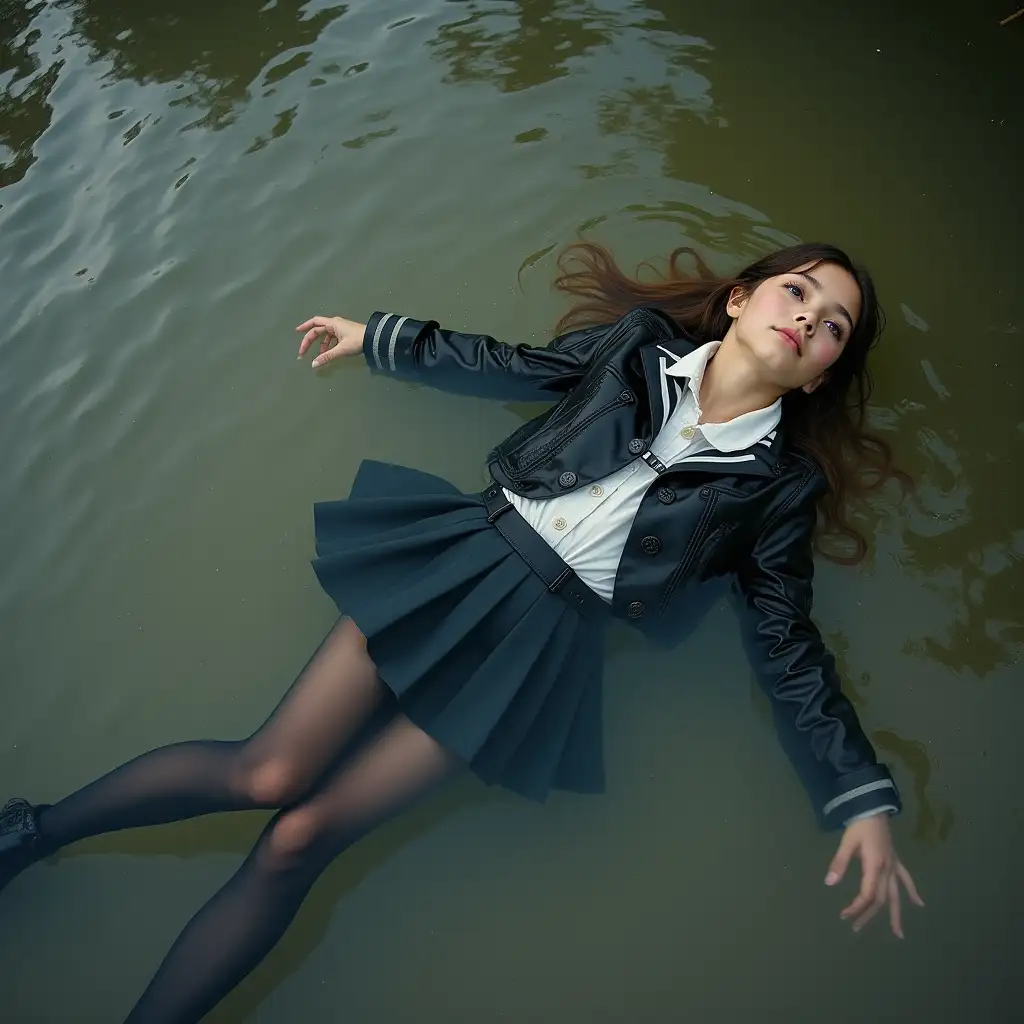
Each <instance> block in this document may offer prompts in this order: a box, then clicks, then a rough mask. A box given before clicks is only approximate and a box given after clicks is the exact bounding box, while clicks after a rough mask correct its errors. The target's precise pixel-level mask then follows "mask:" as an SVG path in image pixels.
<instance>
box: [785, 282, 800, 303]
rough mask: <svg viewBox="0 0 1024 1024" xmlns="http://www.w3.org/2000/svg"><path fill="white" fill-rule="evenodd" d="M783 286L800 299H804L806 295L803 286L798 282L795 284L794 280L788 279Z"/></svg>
mask: <svg viewBox="0 0 1024 1024" xmlns="http://www.w3.org/2000/svg"><path fill="white" fill-rule="evenodd" d="M782 287H783V288H785V289H786V291H788V292H789V294H790V295H795V296H796V297H797V298H798V299H802V298H803V297H804V290H803V288H801V287H800V285H798V284H793V282H792V281H788V282H787V283H786V284H784V285H783V286H782Z"/></svg>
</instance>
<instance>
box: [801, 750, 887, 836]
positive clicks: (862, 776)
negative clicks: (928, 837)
mask: <svg viewBox="0 0 1024 1024" xmlns="http://www.w3.org/2000/svg"><path fill="white" fill-rule="evenodd" d="M901 809H902V803H901V801H900V794H899V790H897V788H896V783H895V782H893V780H892V776H891V775H890V774H889V769H888V768H886V767H885V765H883V764H875V765H871V766H870V767H869V768H863V769H861V770H860V771H857V772H850V773H849V774H848V775H843V776H842V777H841V778H840V779H839V781H838V783H837V786H836V792H835V795H834V796H833V797H832V799H831V800H829V801H828V803H826V804H825V806H824V807H822V809H821V817H822V820H823V822H824V825H825V828H841V827H842V826H844V825H846V824H847V823H848V822H849V821H851V820H853V819H854V818H863V817H867V816H868V815H869V814H877V813H879V812H881V811H889V813H891V814H898V813H899V812H900V810H901Z"/></svg>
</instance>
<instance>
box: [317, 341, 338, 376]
mask: <svg viewBox="0 0 1024 1024" xmlns="http://www.w3.org/2000/svg"><path fill="white" fill-rule="evenodd" d="M340 355H341V349H340V348H339V347H338V346H337V345H335V346H334V348H329V349H328V350H327V351H326V352H321V353H320V355H318V356H317V357H316V359H314V360H313V369H314V370H319V369H320V368H321V367H322V366H326V365H327V364H328V363H330V362H332V361H333V360H335V359H337V358H338V356H340Z"/></svg>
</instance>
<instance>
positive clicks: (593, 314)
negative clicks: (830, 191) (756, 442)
mask: <svg viewBox="0 0 1024 1024" xmlns="http://www.w3.org/2000/svg"><path fill="white" fill-rule="evenodd" d="M684 256H688V257H690V259H691V260H692V261H693V264H694V266H695V268H696V269H695V271H689V270H684V269H683V268H682V267H681V266H680V260H681V259H682V258H683V257H684ZM822 263H834V264H836V265H837V266H840V267H842V268H843V269H844V270H846V271H847V272H848V273H849V274H850V275H851V276H852V277H853V279H854V280H855V281H856V282H857V285H858V287H859V288H860V294H861V300H862V303H861V304H862V309H861V314H860V317H859V319H858V320H857V323H856V325H855V327H854V329H853V332H852V333H851V334H850V336H849V338H848V339H847V341H846V344H845V345H844V346H843V351H842V355H840V356H839V358H838V359H837V360H836V361H835V363H833V364H832V366H831V367H830V368H829V370H828V373H827V375H826V378H825V381H824V383H823V384H822V385H821V386H820V387H818V388H816V389H815V390H814V391H813V392H811V394H807V393H806V392H804V391H802V390H796V391H790V392H789V393H788V394H786V395H784V396H783V399H782V418H783V423H784V424H785V426H786V430H787V433H788V434H789V437H790V438H791V439H792V442H793V444H795V445H796V446H797V447H799V448H800V449H801V450H803V451H804V452H805V453H807V454H808V455H809V456H810V457H811V458H813V459H814V460H815V462H817V464H818V465H819V466H820V467H821V470H822V472H823V473H824V474H825V476H826V478H827V480H828V484H829V489H828V491H827V492H826V494H825V495H824V496H823V497H822V498H821V501H820V502H819V505H818V513H819V515H818V531H817V537H816V541H817V542H818V547H819V549H820V550H821V552H822V554H823V555H825V557H827V558H829V559H831V560H832V561H834V562H840V563H842V564H845V565H854V564H856V563H857V562H860V561H861V560H862V559H863V558H864V556H865V555H866V554H867V550H868V543H867V540H866V539H865V537H864V535H863V534H862V533H861V532H860V531H859V530H858V529H856V527H854V526H853V525H852V524H851V523H850V521H849V519H848V518H847V512H848V506H849V504H850V503H851V502H852V501H854V500H856V499H860V498H863V497H865V496H866V495H867V494H868V493H869V492H871V491H876V490H878V489H879V488H880V487H882V486H883V484H885V482H886V481H887V480H890V479H892V478H896V479H898V480H899V481H900V482H901V483H902V484H904V485H909V484H910V478H909V477H908V476H907V475H906V474H905V473H903V472H902V471H901V470H898V469H896V468H895V467H894V466H893V462H892V452H891V451H890V448H889V446H888V445H887V444H886V443H885V441H883V440H882V439H881V438H879V437H876V436H874V435H873V434H871V433H870V432H869V431H868V429H867V425H866V412H867V403H868V399H869V397H870V395H871V388H872V381H871V372H870V371H869V369H868V365H867V358H868V352H869V351H870V350H871V349H872V348H873V347H874V346H875V344H877V342H878V338H879V335H880V334H881V332H882V328H883V326H884V317H883V314H882V310H881V307H880V306H879V304H878V299H877V297H876V295H875V286H874V284H873V282H872V280H871V277H870V275H869V274H868V272H867V271H866V270H864V269H863V268H862V267H859V266H857V265H856V264H855V263H854V262H853V261H852V260H851V259H850V257H849V256H847V255H846V253H845V252H843V251H842V250H841V249H837V248H836V247H835V246H833V245H825V244H821V243H806V244H802V245H793V246H789V247H788V248H785V249H779V250H777V251H776V252H772V253H769V254H768V255H766V256H762V257H761V258H760V259H758V260H756V261H755V262H754V263H751V264H750V266H748V267H746V268H745V269H743V270H741V271H739V272H738V273H737V274H735V275H733V276H731V277H730V276H727V277H721V276H719V275H717V274H715V273H714V272H713V271H712V270H711V268H710V267H709V266H708V265H707V263H705V261H704V260H703V259H702V258H701V256H700V255H699V254H698V253H697V252H695V251H694V250H693V249H691V248H689V247H688V246H681V247H680V248H678V249H676V250H675V251H674V252H673V253H671V255H670V256H669V258H668V264H667V267H666V268H665V269H659V268H658V267H656V266H655V265H654V264H653V263H651V262H646V263H643V264H641V266H640V267H639V268H638V270H639V271H648V272H649V275H648V276H649V277H650V275H651V274H653V279H643V278H641V277H640V276H637V277H630V276H629V275H627V274H625V273H623V272H622V270H620V269H619V267H618V265H617V264H616V263H615V260H614V259H613V258H612V254H611V253H610V252H609V251H608V250H607V249H606V248H604V247H603V246H600V245H597V244H595V243H593V242H577V243H575V244H574V245H570V246H568V248H566V249H565V250H564V251H563V252H562V254H561V255H560V256H559V259H558V271H559V272H558V276H557V277H556V278H555V282H554V284H555V288H556V289H558V290H559V291H561V292H564V293H565V294H566V295H570V296H572V297H573V298H574V299H575V302H574V304H573V306H572V308H571V309H570V310H569V311H568V312H567V313H566V314H565V315H564V316H563V317H562V318H561V320H560V321H559V322H558V326H557V331H558V333H562V332H563V331H566V330H569V329H572V328H575V327H582V326H586V325H590V324H599V323H607V322H609V321H611V320H615V319H617V318H618V317H620V316H622V314H623V313H625V312H626V311H627V310H629V309H632V308H633V307H634V306H655V307H657V308H658V309H661V310H662V311H664V312H665V313H667V314H668V315H669V316H671V317H672V318H673V319H674V320H675V321H676V323H677V324H679V326H680V327H682V328H683V330H684V331H686V333H687V334H689V335H690V336H692V338H693V339H694V340H696V341H697V342H699V343H704V342H708V341H714V340H718V339H721V338H724V337H725V335H726V333H727V332H728V330H729V327H730V326H731V324H732V319H731V318H730V316H729V314H728V313H727V312H726V303H727V301H728V299H729V295H730V293H731V292H732V290H733V289H734V288H737V287H739V288H741V289H742V290H743V291H745V292H747V293H748V294H749V293H750V292H752V291H753V290H754V289H755V288H756V287H757V286H758V285H759V284H760V283H761V282H762V281H765V280H767V279H768V278H770V277H777V276H779V275H781V274H788V273H792V272H793V271H794V270H796V268H797V267H806V266H807V265H808V264H811V265H812V266H817V265H819V264H822ZM822 541H825V543H824V544H823V543H822ZM837 542H838V543H837Z"/></svg>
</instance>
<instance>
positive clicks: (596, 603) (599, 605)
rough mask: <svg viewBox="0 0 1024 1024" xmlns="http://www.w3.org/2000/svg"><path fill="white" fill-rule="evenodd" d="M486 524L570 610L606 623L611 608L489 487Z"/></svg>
mask: <svg viewBox="0 0 1024 1024" xmlns="http://www.w3.org/2000/svg"><path fill="white" fill-rule="evenodd" d="M481 497H482V498H483V502H484V505H486V506H487V522H489V523H493V524H494V527H495V529H496V530H497V531H498V532H499V533H500V534H501V535H502V536H503V537H504V538H505V540H507V541H508V542H509V544H511V545H512V547H513V548H515V550H516V551H518V552H519V554H520V555H521V556H522V558H523V561H525V562H526V564H527V565H528V566H529V567H530V568H531V569H532V570H533V571H534V572H535V573H536V574H537V575H538V576H539V577H540V578H541V579H542V580H543V581H544V583H545V584H547V588H548V590H550V591H551V593H553V594H558V596H559V597H561V598H562V599H563V600H564V601H565V602H566V603H567V604H568V605H569V606H570V607H571V608H575V609H576V610H577V611H578V612H579V613H580V614H581V615H583V616H585V617H586V618H588V619H606V618H608V617H609V616H610V615H611V608H610V607H609V606H608V605H607V604H606V603H605V602H604V601H602V600H601V598H599V597H598V596H597V594H595V593H594V591H592V590H591V589H590V587H588V586H587V585H586V584H585V583H584V582H583V581H582V580H581V579H580V578H579V576H577V575H576V573H575V572H573V570H572V569H570V568H569V566H568V565H566V564H565V562H564V561H562V558H561V556H560V555H558V554H557V553H556V552H555V550H554V548H552V547H551V546H550V545H549V544H548V543H547V541H546V540H544V538H543V537H542V536H541V535H540V534H539V533H538V532H537V531H536V530H535V529H534V528H533V527H532V526H530V524H529V523H528V522H527V521H526V520H525V519H524V518H523V517H522V516H521V515H520V514H519V513H518V512H517V511H516V509H515V506H514V505H513V504H512V502H510V501H509V500H508V498H506V497H505V492H504V491H503V490H502V489H501V487H500V486H499V485H498V484H496V483H492V484H491V486H490V487H488V488H487V490H485V491H484V492H483V493H482V494H481Z"/></svg>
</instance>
